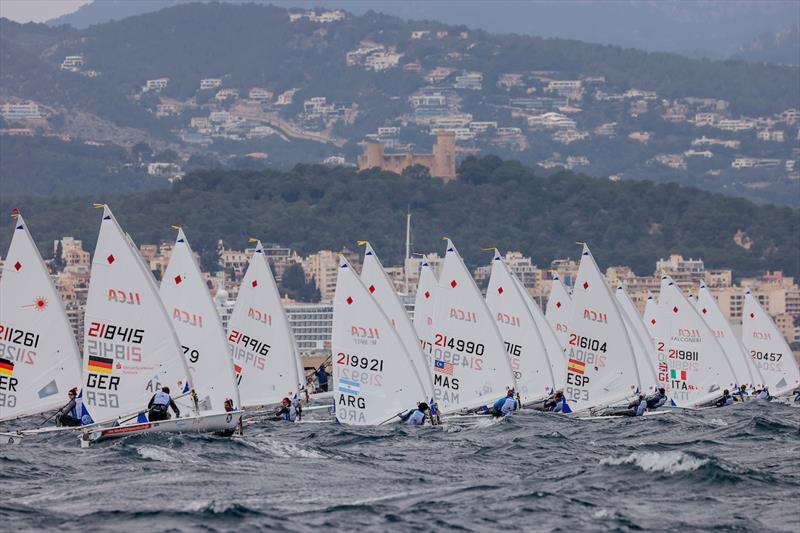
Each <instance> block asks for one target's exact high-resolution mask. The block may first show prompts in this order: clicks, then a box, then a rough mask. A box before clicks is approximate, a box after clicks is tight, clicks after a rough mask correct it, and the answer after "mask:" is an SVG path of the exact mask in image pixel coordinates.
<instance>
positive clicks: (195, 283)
mask: <svg viewBox="0 0 800 533" xmlns="http://www.w3.org/2000/svg"><path fill="white" fill-rule="evenodd" d="M160 294H161V301H163V302H164V307H166V309H167V313H169V315H170V316H171V317H172V325H173V327H174V328H175V331H176V333H177V334H178V339H179V340H180V341H181V348H182V349H183V354H184V356H185V357H186V362H187V364H188V365H189V372H190V373H191V375H192V382H193V383H194V389H195V392H196V393H197V396H198V399H199V404H198V405H199V408H200V410H201V411H224V410H225V400H227V399H230V400H233V404H234V406H235V407H239V406H240V405H241V404H240V402H239V388H238V387H237V386H236V376H235V375H234V372H233V365H231V357H230V353H229V352H228V342H227V340H226V337H225V330H224V329H223V328H222V321H221V320H220V318H219V314H218V313H217V310H216V307H215V306H214V302H213V301H212V300H211V294H210V293H209V292H208V287H207V286H206V282H205V280H204V279H203V275H202V274H201V272H200V267H199V266H198V265H197V262H196V261H195V258H194V255H193V254H192V249H191V247H190V246H189V242H188V241H187V240H186V235H184V233H183V230H182V229H178V236H177V238H176V240H175V246H174V247H173V248H172V256H171V257H170V260H169V264H168V265H167V270H166V271H165V272H164V278H163V279H162V280H161V289H160Z"/></svg>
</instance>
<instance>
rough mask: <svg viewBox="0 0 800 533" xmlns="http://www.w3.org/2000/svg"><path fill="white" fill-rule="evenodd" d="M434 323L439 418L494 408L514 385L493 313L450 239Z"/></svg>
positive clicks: (434, 380) (436, 391) (435, 375)
mask: <svg viewBox="0 0 800 533" xmlns="http://www.w3.org/2000/svg"><path fill="white" fill-rule="evenodd" d="M433 323H434V334H433V371H434V379H433V386H434V389H435V390H434V392H435V394H434V397H435V398H436V401H437V403H438V405H439V409H440V410H441V412H442V413H452V412H455V411H459V410H462V409H475V408H478V407H481V406H483V405H487V404H489V403H493V402H494V401H495V400H497V399H498V398H500V397H501V396H504V395H505V393H506V389H507V388H513V387H515V386H516V383H515V382H514V372H513V370H512V369H511V363H510V361H509V360H508V357H507V356H506V349H505V345H504V344H503V338H502V337H501V336H500V332H499V331H498V329H497V325H496V324H495V321H494V317H493V316H492V312H491V311H489V308H488V307H487V306H486V302H485V301H484V299H483V297H482V296H481V292H480V290H479V289H478V286H477V285H476V284H475V280H473V279H472V276H471V275H470V273H469V271H468V270H467V267H466V266H465V265H464V262H463V261H462V259H461V256H460V255H459V254H458V251H457V250H456V248H455V246H453V243H452V242H451V241H450V240H449V239H448V240H447V253H446V255H445V258H444V264H443V265H442V271H441V274H439V285H438V288H437V291H436V311H435V313H434V318H433Z"/></svg>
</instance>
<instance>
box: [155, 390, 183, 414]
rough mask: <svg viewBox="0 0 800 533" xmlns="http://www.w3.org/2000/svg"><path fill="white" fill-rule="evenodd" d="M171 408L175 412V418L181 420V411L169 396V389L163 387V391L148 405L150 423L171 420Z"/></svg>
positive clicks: (156, 394)
mask: <svg viewBox="0 0 800 533" xmlns="http://www.w3.org/2000/svg"><path fill="white" fill-rule="evenodd" d="M170 407H171V408H172V410H173V411H175V417H176V418H180V417H181V411H180V409H178V406H177V405H175V401H174V400H173V399H172V397H171V396H170V395H169V387H161V390H160V391H158V392H157V393H155V394H153V397H152V398H150V402H149V403H148V404H147V409H149V411H148V413H147V419H148V420H149V421H150V422H155V421H158V420H169V418H170V416H169V408H170Z"/></svg>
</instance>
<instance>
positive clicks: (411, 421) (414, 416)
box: [406, 409, 425, 426]
mask: <svg viewBox="0 0 800 533" xmlns="http://www.w3.org/2000/svg"><path fill="white" fill-rule="evenodd" d="M406 424H408V425H409V426H421V425H423V424H425V413H423V412H422V411H420V410H419V409H414V410H413V411H411V414H410V415H408V418H407V419H406Z"/></svg>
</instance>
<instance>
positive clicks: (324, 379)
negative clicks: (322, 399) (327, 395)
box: [314, 363, 330, 392]
mask: <svg viewBox="0 0 800 533" xmlns="http://www.w3.org/2000/svg"><path fill="white" fill-rule="evenodd" d="M314 375H316V376H317V382H318V383H319V387H318V388H317V392H328V376H330V374H328V372H327V371H326V370H325V363H322V364H321V365H320V366H319V368H318V369H317V370H315V371H314Z"/></svg>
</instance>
